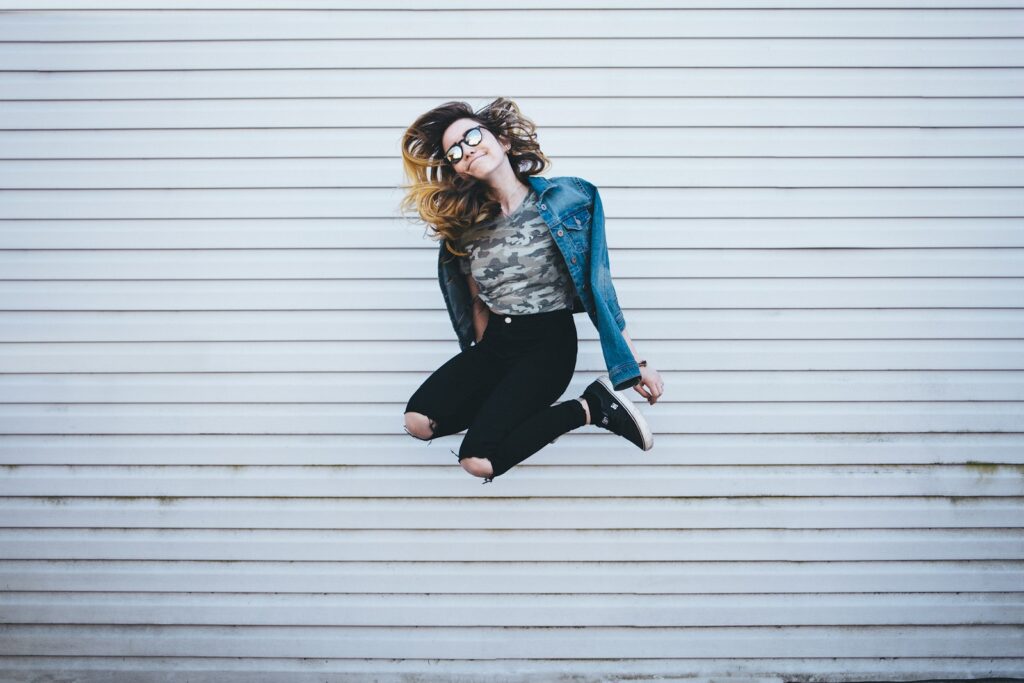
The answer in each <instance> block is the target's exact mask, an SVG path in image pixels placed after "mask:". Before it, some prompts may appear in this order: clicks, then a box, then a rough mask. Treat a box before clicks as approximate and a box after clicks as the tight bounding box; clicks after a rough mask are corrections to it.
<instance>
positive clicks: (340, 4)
mask: <svg viewBox="0 0 1024 683" xmlns="http://www.w3.org/2000/svg"><path fill="white" fill-rule="evenodd" d="M558 5H559V7H560V8H575V9H604V10H609V9H610V10H621V9H623V5H622V0H560V1H559V3H558ZM644 5H645V6H646V7H651V8H666V9H706V8H707V0H647V2H645V3H644ZM962 5H963V0H900V3H899V7H906V8H922V9H935V8H947V7H951V8H958V7H961V6H962ZM514 6H515V8H518V9H525V8H531V9H549V8H550V7H551V3H550V2H548V1H547V0H516V2H515V3H514ZM719 6H720V7H722V8H723V9H778V8H794V9H795V8H809V9H828V8H829V7H828V6H826V5H825V4H824V3H823V1H822V0H731V1H730V2H729V3H726V4H722V5H719ZM843 6H844V7H850V8H863V9H865V10H871V9H877V8H878V7H879V3H878V0H845V1H844V3H843ZM985 6H986V7H1000V8H1011V9H1012V8H1021V7H1024V4H1022V3H1021V0H986V2H985ZM295 7H296V5H295V3H294V2H293V1H292V0H175V2H174V9H175V10H179V11H180V10H211V9H235V10H237V9H244V10H248V11H252V10H257V9H276V10H294V9H295ZM301 8H302V9H319V10H327V9H330V10H378V11H379V10H381V9H390V10H408V9H409V3H408V2H407V1H406V0H379V1H378V0H303V3H302V5H301ZM6 9H17V10H64V11H68V10H79V11H81V10H84V9H89V10H124V9H131V10H140V9H160V10H168V0H88V2H83V0H76V1H75V2H68V0H8V7H7V8H6ZM426 9H429V10H440V9H459V10H463V11H467V12H471V11H481V6H480V3H479V2H477V1H476V0H431V1H430V5H429V6H428V7H426ZM483 11H487V10H486V9H484V10H483Z"/></svg>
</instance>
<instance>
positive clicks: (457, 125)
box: [441, 119, 511, 179]
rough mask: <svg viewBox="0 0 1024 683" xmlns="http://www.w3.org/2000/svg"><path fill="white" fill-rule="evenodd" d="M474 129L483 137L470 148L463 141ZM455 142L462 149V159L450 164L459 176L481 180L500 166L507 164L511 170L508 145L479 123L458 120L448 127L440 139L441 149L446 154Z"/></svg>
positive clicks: (471, 120) (469, 120)
mask: <svg viewBox="0 0 1024 683" xmlns="http://www.w3.org/2000/svg"><path fill="white" fill-rule="evenodd" d="M476 127H479V128H480V132H481V133H482V134H483V135H482V136H481V139H480V144H478V145H476V146H471V145H469V144H467V143H466V141H465V139H466V132H467V131H469V130H471V129H473V128H476ZM471 140H472V137H471ZM457 142H458V143H459V144H460V146H461V147H462V158H461V159H459V160H458V161H456V162H455V163H454V164H452V168H453V169H454V170H455V172H456V173H458V174H459V175H463V176H471V177H473V178H477V179H483V178H486V177H487V176H489V175H491V173H493V172H494V170H495V169H497V168H498V167H500V166H501V165H502V164H507V165H508V166H509V168H510V169H511V164H510V163H509V160H508V150H509V147H510V145H509V143H508V142H507V141H502V140H500V139H498V138H496V137H494V134H493V133H491V131H489V130H487V128H485V127H484V126H483V125H481V124H480V122H479V121H475V120H474V119H459V120H458V121H455V122H454V123H452V124H451V125H450V126H448V128H446V129H445V131H444V135H443V136H442V137H441V149H443V150H444V152H445V153H446V154H447V152H448V150H450V149H451V148H452V146H453V145H455V143H457Z"/></svg>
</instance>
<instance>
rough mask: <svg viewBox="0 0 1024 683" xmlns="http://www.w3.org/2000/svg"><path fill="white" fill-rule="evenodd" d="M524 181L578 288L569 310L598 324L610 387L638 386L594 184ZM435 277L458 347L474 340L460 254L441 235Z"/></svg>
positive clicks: (566, 178)
mask: <svg viewBox="0 0 1024 683" xmlns="http://www.w3.org/2000/svg"><path fill="white" fill-rule="evenodd" d="M528 180H529V182H530V185H532V186H533V189H534V191H535V192H536V193H537V210H538V211H539V212H540V215H541V217H542V218H543V219H544V222H545V223H547V225H548V228H549V229H550V230H551V237H552V238H553V239H554V240H555V244H556V245H557V246H558V250H559V251H560V252H561V254H562V257H563V259H564V260H565V265H566V268H568V270H569V274H570V275H571V276H572V281H573V284H574V285H575V287H576V293H575V296H574V298H573V301H572V305H571V309H570V310H571V311H572V312H573V313H578V312H579V311H586V312H587V315H589V316H590V321H591V322H592V323H594V327H595V328H597V331H598V334H599V335H600V337H601V353H602V354H604V362H605V365H606V366H607V368H608V377H609V379H611V381H612V384H613V386H614V387H615V388H616V389H626V388H628V387H631V386H633V385H635V384H637V383H638V382H639V381H640V367H639V366H638V365H637V362H636V360H635V359H634V358H633V352H632V351H631V350H630V348H629V345H628V344H627V343H626V340H625V338H624V337H623V336H622V330H624V329H626V319H625V317H624V316H623V315H622V309H621V308H620V307H619V300H618V297H617V296H616V294H615V287H614V286H613V285H612V276H611V270H610V267H609V263H608V244H607V241H606V240H605V233H604V208H603V207H602V206H601V195H600V194H599V193H598V191H597V187H595V186H594V185H592V184H591V183H589V182H587V181H586V180H583V179H582V178H576V177H572V176H559V177H555V178H542V177H540V176H529V177H528ZM437 277H438V282H439V283H440V285H441V293H442V294H443V295H444V302H445V306H447V308H448V315H449V316H450V317H451V321H452V326H453V327H454V328H455V334H456V336H457V337H458V340H459V346H460V348H461V349H463V350H465V349H467V348H469V347H470V346H472V345H473V344H475V343H476V341H475V340H476V334H475V331H474V329H473V306H472V296H471V295H470V292H469V284H468V283H467V282H466V276H465V275H463V274H462V272H461V271H460V270H459V264H458V257H456V256H455V255H454V254H452V253H450V252H448V250H447V249H446V248H445V240H443V239H442V240H441V242H440V244H439V245H438V258H437Z"/></svg>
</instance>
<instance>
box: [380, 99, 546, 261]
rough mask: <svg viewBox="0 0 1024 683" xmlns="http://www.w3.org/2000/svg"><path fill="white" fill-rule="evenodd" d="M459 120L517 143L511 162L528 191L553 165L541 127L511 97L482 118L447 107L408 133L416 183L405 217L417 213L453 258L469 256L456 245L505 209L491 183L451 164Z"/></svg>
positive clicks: (408, 164) (409, 165)
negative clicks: (446, 139)
mask: <svg viewBox="0 0 1024 683" xmlns="http://www.w3.org/2000/svg"><path fill="white" fill-rule="evenodd" d="M459 119H473V120H474V121H476V122H477V123H479V124H481V125H482V126H483V127H485V128H486V129H487V130H489V131H490V132H491V133H492V134H493V135H494V136H495V137H497V138H504V139H506V140H508V141H509V142H511V145H512V146H511V148H510V149H509V150H508V158H509V162H510V163H511V164H512V171H513V172H514V173H515V174H516V177H517V178H519V180H520V181H522V182H523V184H525V185H529V183H528V182H527V177H529V176H532V175H537V174H539V173H542V172H543V171H544V170H545V169H547V168H548V166H550V164H551V161H550V160H549V159H548V158H547V157H546V156H545V155H544V153H543V152H541V151H540V144H538V142H537V133H536V129H537V126H536V125H535V124H534V123H533V121H531V120H530V119H528V118H526V117H525V116H523V113H522V112H521V111H520V110H519V105H517V104H516V103H515V102H513V101H512V100H510V99H508V98H505V97H499V98H497V99H496V100H494V101H493V102H491V103H490V104H488V105H486V106H485V107H483V108H481V109H480V110H479V111H476V112H474V111H473V109H472V107H470V106H469V104H467V103H466V102H460V101H450V102H445V103H444V104H442V105H440V106H438V107H434V108H433V109H431V110H430V111H428V112H426V113H425V114H422V115H421V116H420V117H419V118H417V119H416V120H415V121H414V122H413V124H412V125H411V126H409V128H407V129H406V131H405V133H404V134H403V135H402V166H403V168H404V170H405V176H406V178H407V179H408V180H409V181H410V182H409V183H408V184H404V185H400V187H401V188H402V189H404V190H405V196H403V197H402V201H401V204H400V208H401V211H402V212H403V213H409V212H412V211H415V212H416V213H417V214H418V215H419V218H420V220H421V221H423V222H424V223H426V224H427V225H429V226H430V227H431V228H433V230H434V231H435V232H436V233H437V234H438V235H440V239H444V240H445V245H446V248H447V250H448V251H449V252H451V253H452V254H456V255H459V256H465V253H464V252H460V251H458V250H456V249H455V248H453V247H452V244H453V243H455V242H457V241H458V239H459V237H460V236H461V235H462V234H463V233H464V232H465V231H466V230H468V229H469V228H471V227H473V226H474V225H476V224H478V223H480V222H482V221H486V220H490V219H492V218H494V217H496V216H498V215H500V213H501V203H500V202H499V201H498V200H497V199H495V198H494V197H492V196H490V194H489V190H490V188H489V187H488V185H487V184H486V183H484V182H482V181H480V180H477V179H476V178H467V177H463V176H460V175H459V174H457V173H456V172H455V169H453V168H452V167H451V165H449V164H448V162H447V161H446V160H445V158H444V153H445V150H443V149H441V138H442V136H443V135H444V132H445V130H447V128H448V126H450V125H451V124H452V123H454V122H455V121H458V120H459Z"/></svg>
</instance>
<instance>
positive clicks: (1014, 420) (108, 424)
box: [0, 386, 1024, 483]
mask: <svg viewBox="0 0 1024 683" xmlns="http://www.w3.org/2000/svg"><path fill="white" fill-rule="evenodd" d="M411 388H412V389H415V386H414V387H411ZM630 398H633V397H632V396H631V397H630ZM403 410H404V402H403V403H401V404H395V405H392V406H382V405H380V404H373V405H364V404H329V403H328V404H325V403H313V404H265V403H241V404H224V403H219V404H202V403H196V404H185V405H182V404H178V403H150V404H142V405H131V404H117V403H114V404H84V405H82V404H25V405H18V404H14V405H12V404H3V405H0V431H2V432H3V433H6V434H147V433H152V434H388V433H396V432H398V431H399V430H401V429H402V412H403ZM647 412H648V414H647V415H646V418H647V422H648V423H649V425H650V428H651V430H652V431H653V432H654V433H655V434H668V433H722V434H728V433H734V432H740V433H784V432H796V433H823V432H853V433H868V432H871V433H874V432H901V433H907V432H963V431H966V432H1020V431H1021V429H1020V427H1021V425H1022V424H1024V402H1022V401H985V402H973V401H962V402H957V401H943V402H934V401H919V402H914V401H873V402H870V403H859V402H840V401H836V402H828V403H818V402H810V401H786V402H779V403H770V402H755V401H736V402H732V403H710V404H701V403H697V404H694V403H683V402H666V403H662V404H660V405H659V406H658V410H651V411H647ZM581 429H584V430H587V431H592V432H595V433H598V434H600V436H601V438H606V439H612V440H615V441H616V443H618V444H620V445H621V446H623V447H627V446H626V445H625V444H623V443H622V441H620V440H619V439H620V437H618V436H615V435H614V434H611V433H609V432H606V431H604V430H601V429H600V428H598V427H595V426H593V425H588V426H585V427H581ZM408 438H412V437H408ZM645 483H646V482H645Z"/></svg>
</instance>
